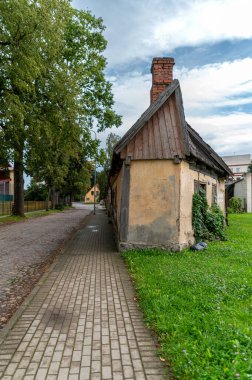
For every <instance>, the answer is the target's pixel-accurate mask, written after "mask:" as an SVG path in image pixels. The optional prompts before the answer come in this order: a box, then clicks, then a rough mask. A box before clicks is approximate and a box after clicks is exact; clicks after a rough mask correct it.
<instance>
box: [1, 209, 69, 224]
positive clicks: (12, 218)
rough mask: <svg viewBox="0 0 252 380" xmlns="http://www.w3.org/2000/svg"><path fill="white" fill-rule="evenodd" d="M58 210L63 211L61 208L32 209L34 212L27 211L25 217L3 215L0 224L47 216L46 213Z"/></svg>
mask: <svg viewBox="0 0 252 380" xmlns="http://www.w3.org/2000/svg"><path fill="white" fill-rule="evenodd" d="M66 209H68V208H66ZM63 211H64V210H63ZM57 212H62V211H60V210H49V211H45V210H41V211H32V212H27V213H25V217H23V218H22V217H21V216H15V215H9V216H3V217H1V218H0V225H1V224H4V223H15V222H22V221H24V220H26V219H30V218H37V217H39V216H46V215H49V214H55V213H57Z"/></svg>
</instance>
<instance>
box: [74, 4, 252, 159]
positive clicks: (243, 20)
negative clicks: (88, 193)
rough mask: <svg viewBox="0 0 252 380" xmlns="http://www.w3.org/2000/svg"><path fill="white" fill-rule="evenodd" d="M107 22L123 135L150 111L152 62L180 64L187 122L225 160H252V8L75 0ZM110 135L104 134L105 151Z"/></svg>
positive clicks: (108, 55)
mask: <svg viewBox="0 0 252 380" xmlns="http://www.w3.org/2000/svg"><path fill="white" fill-rule="evenodd" d="M72 5H73V6H74V7H75V8H79V9H87V10H90V11H91V13H92V14H94V15H95V16H96V17H102V18H103V21H104V25H105V26H106V30H105V32H104V36H105V38H106V39H107V41H108V46H107V49H106V51H105V53H104V55H105V57H106V58H107V68H106V77H107V79H108V80H109V81H110V82H111V83H112V84H113V94H114V100H115V106H114V107H115V110H116V111H117V113H118V114H120V115H122V118H123V124H122V126H121V127H119V128H117V129H113V130H112V131H113V132H115V133H117V134H119V135H121V136H123V134H124V133H125V132H126V131H127V130H128V129H129V128H130V127H131V126H132V125H133V124H134V123H135V121H136V120H137V119H138V118H139V117H140V116H141V114H142V113H143V112H144V111H145V110H146V108H147V107H148V106H149V104H150V88H151V74H150V67H151V62H152V59H153V57H173V58H174V59H175V66H174V78H176V79H178V80H179V82H180V86H181V90H182V96H183V103H184V110H185V117H186V120H187V122H188V123H189V124H190V125H191V126H192V127H193V128H194V129H195V130H196V131H197V132H198V133H199V134H200V135H201V137H203V139H204V140H205V141H206V142H207V143H208V144H209V145H211V147H212V148H213V149H215V150H216V152H217V153H218V154H219V155H221V156H223V155H233V154H247V153H250V154H252V22H251V14H252V1H251V0H144V1H143V0H73V2H72ZM109 132H111V130H109V131H106V132H105V133H103V134H99V139H101V140H102V142H103V143H104V141H105V139H106V136H107V135H108V133H109Z"/></svg>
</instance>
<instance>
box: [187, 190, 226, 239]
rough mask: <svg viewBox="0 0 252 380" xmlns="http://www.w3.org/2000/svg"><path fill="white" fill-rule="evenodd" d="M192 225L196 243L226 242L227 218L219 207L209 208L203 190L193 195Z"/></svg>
mask: <svg viewBox="0 0 252 380" xmlns="http://www.w3.org/2000/svg"><path fill="white" fill-rule="evenodd" d="M192 225H193V229H194V236H195V239H196V241H197V242H198V241H201V240H215V239H220V240H225V239H226V236H225V218H224V215H223V213H222V211H221V209H220V208H219V206H218V205H216V204H214V205H212V206H211V207H210V208H209V207H208V203H207V199H206V193H205V191H203V190H200V191H199V192H196V193H195V194H194V195H193V206H192Z"/></svg>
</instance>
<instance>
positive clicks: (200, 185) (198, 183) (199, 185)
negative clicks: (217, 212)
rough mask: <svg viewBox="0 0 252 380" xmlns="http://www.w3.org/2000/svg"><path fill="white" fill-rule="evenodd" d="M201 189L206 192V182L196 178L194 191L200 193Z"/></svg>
mask: <svg viewBox="0 0 252 380" xmlns="http://www.w3.org/2000/svg"><path fill="white" fill-rule="evenodd" d="M201 190H203V191H204V192H205V193H206V183H205V182H201V181H196V180H194V192H195V193H198V192H199V191H201Z"/></svg>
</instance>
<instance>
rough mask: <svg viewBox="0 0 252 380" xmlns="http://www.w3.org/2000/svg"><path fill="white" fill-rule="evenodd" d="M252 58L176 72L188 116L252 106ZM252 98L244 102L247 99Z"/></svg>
mask: <svg viewBox="0 0 252 380" xmlns="http://www.w3.org/2000/svg"><path fill="white" fill-rule="evenodd" d="M251 67H252V58H245V59H243V60H236V61H233V62H224V63H221V64H213V65H206V66H202V67H200V68H195V69H192V70H188V69H186V68H183V69H181V70H176V71H175V76H176V77H178V79H179V80H180V83H181V88H182V93H183V99H184V105H185V109H186V110H187V112H189V113H190V112H191V111H192V110H195V109H196V110H199V112H200V111H206V110H207V109H209V108H216V107H226V106H237V107H238V106H239V105H243V104H248V103H250V102H251V97H252V73H251ZM245 94H246V95H248V94H251V96H250V97H247V98H244V95H245Z"/></svg>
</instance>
